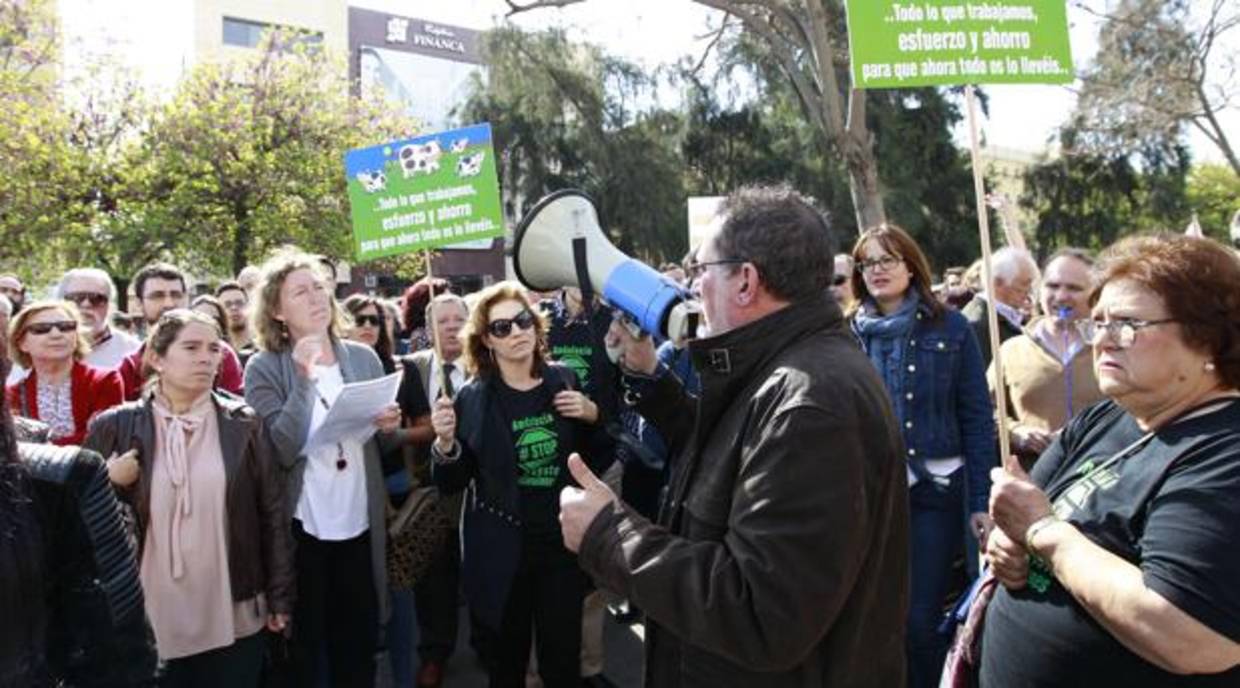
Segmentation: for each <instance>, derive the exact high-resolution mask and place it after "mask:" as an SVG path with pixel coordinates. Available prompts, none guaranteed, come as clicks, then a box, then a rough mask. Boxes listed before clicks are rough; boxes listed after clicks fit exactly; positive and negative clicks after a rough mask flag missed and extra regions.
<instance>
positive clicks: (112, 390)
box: [5, 361, 125, 445]
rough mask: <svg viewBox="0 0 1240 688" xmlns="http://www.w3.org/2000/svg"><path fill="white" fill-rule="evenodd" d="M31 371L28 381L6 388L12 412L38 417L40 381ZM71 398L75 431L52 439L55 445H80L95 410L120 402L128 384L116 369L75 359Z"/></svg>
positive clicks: (36, 418) (28, 416) (71, 372)
mask: <svg viewBox="0 0 1240 688" xmlns="http://www.w3.org/2000/svg"><path fill="white" fill-rule="evenodd" d="M37 378H38V375H37V374H36V373H35V371H33V370H31V371H30V374H29V375H27V376H26V379H25V380H22V381H21V382H18V383H17V384H15V385H9V386H8V388H7V389H6V390H5V396H7V397H8V401H9V406H10V407H12V409H13V413H16V414H19V415H24V416H26V417H27V418H33V419H35V420H38V419H39V398H38V393H39V386H38V385H39V381H38V379H37ZM69 397H70V399H71V401H72V403H73V434H72V435H69V436H67V437H60V438H57V439H55V440H53V441H52V442H53V444H59V445H66V444H81V443H82V439H83V438H84V437H86V424H87V423H89V422H90V419H91V418H93V417H94V415H95V414H96V413H99V412H100V411H104V410H107V409H110V408H112V407H113V406H117V405H119V404H121V402H123V401H124V400H125V383H124V382H122V381H121V375H120V373H118V372H117V371H115V370H101V369H99V368H94V367H91V366H88V365H86V364H85V363H82V362H81V361H75V362H74V363H73V369H72V370H71V371H70V372H69Z"/></svg>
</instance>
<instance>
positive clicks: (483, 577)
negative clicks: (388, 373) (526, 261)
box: [431, 282, 613, 688]
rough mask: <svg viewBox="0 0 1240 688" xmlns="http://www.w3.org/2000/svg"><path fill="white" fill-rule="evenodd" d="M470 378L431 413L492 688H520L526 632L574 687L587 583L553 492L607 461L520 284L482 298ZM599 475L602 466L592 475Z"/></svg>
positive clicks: (549, 669) (588, 404)
mask: <svg viewBox="0 0 1240 688" xmlns="http://www.w3.org/2000/svg"><path fill="white" fill-rule="evenodd" d="M464 338H465V353H464V358H465V368H466V372H467V373H468V374H469V375H470V376H471V377H472V378H473V379H472V380H471V381H470V382H469V383H467V384H466V385H465V387H464V388H462V389H461V390H460V391H459V392H458V393H457V397H456V401H455V404H454V403H453V402H451V401H449V400H447V399H440V400H438V401H436V402H435V407H434V411H433V412H432V415H431V423H432V426H433V427H434V430H435V434H436V440H435V443H434V445H433V447H432V450H431V453H432V458H433V461H434V465H433V472H434V479H435V483H436V484H437V485H438V486H439V488H440V489H441V490H442V491H444V492H445V493H447V494H455V493H458V492H460V491H461V490H463V489H465V487H466V486H467V485H468V484H469V483H470V482H471V481H473V482H474V484H475V490H476V493H475V495H474V500H473V506H472V508H470V509H469V510H468V511H467V512H466V515H465V523H464V527H463V536H464V540H465V542H464V563H463V568H464V572H463V578H464V584H465V591H466V596H467V597H468V598H469V603H470V606H471V608H472V610H473V612H474V614H475V617H476V618H477V619H479V620H480V621H481V622H482V623H483V624H484V625H485V626H486V627H487V630H488V632H489V633H490V634H492V640H493V642H492V643H490V645H491V648H492V652H491V653H490V654H491V655H492V657H491V660H490V666H488V667H487V669H488V673H489V675H490V681H491V686H493V687H496V688H516V687H517V686H524V685H525V670H526V665H527V663H528V661H529V655H530V641H531V639H532V635H531V630H532V631H533V633H534V634H536V636H537V643H536V647H537V652H538V672H539V674H540V675H541V677H542V680H543V685H545V686H547V687H548V688H559V687H561V686H574V687H575V686H579V685H581V677H580V663H579V658H580V652H581V609H582V600H583V598H584V594H585V580H584V578H583V574H582V573H581V570H580V569H579V568H578V566H577V560H576V557H575V556H574V555H573V554H572V553H570V552H569V551H568V550H566V549H565V548H564V544H563V540H562V537H561V533H560V524H559V495H560V490H561V489H562V488H564V487H565V486H566V485H569V484H570V475H569V471H568V466H567V460H568V456H569V454H571V453H573V452H579V453H580V454H581V455H582V456H583V457H585V458H586V459H587V460H590V459H597V458H603V457H610V456H611V455H612V452H613V447H612V446H611V440H610V438H609V437H608V435H607V433H606V431H605V429H604V428H603V427H602V425H601V424H598V423H597V422H596V421H597V420H598V407H597V406H596V405H595V404H594V402H592V401H590V399H589V398H588V397H586V396H585V395H583V394H582V393H581V392H579V391H576V389H575V387H576V375H575V374H574V373H573V372H572V370H571V369H569V368H565V367H562V366H559V365H555V364H552V363H550V362H549V360H548V354H547V339H546V338H547V325H546V322H545V320H544V319H543V316H541V315H539V314H538V313H537V311H536V310H535V309H534V308H533V307H532V306H531V305H530V302H529V300H528V298H527V297H526V295H525V291H524V290H523V289H522V288H521V287H520V285H518V284H516V283H515V282H501V283H500V284H496V285H494V286H492V287H488V288H487V289H485V290H483V291H482V292H481V294H480V295H479V297H478V301H477V303H476V305H475V307H474V309H473V311H472V313H471V314H470V318H469V322H468V324H466V326H465V330H464ZM592 468H593V469H594V470H595V471H596V472H597V473H600V474H601V472H602V469H603V468H605V466H592Z"/></svg>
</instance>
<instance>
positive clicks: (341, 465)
mask: <svg viewBox="0 0 1240 688" xmlns="http://www.w3.org/2000/svg"><path fill="white" fill-rule="evenodd" d="M314 393H315V395H316V396H318V398H319V403H320V404H322V405H323V410H325V411H327V412H329V413H330V412H331V410H332V405H331V404H329V403H327V397H325V396H323V393H322V392H320V391H319V388H318V387H315V388H314ZM348 467H349V460H348V459H346V458H345V457H344V445H342V444H341V443H339V442H337V443H336V470H338V471H343V470H344V469H346V468H348Z"/></svg>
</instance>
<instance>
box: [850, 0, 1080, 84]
mask: <svg viewBox="0 0 1240 688" xmlns="http://www.w3.org/2000/svg"><path fill="white" fill-rule="evenodd" d="M847 6H848V43H849V49H850V54H851V59H852V79H853V86H854V87H856V88H912V87H916V86H950V85H957V84H1061V83H1068V82H1070V81H1072V79H1073V78H1074V77H1073V70H1072V51H1071V48H1070V47H1069V44H1068V12H1067V7H1066V5H1065V3H1064V0H988V1H986V2H969V1H968V0H918V1H916V2H877V1H876V0H847Z"/></svg>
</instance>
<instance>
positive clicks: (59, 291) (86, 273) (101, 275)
mask: <svg viewBox="0 0 1240 688" xmlns="http://www.w3.org/2000/svg"><path fill="white" fill-rule="evenodd" d="M83 277H84V278H87V279H97V280H100V281H102V282H103V283H104V284H106V285H107V287H106V288H107V290H108V303H109V304H112V303H116V285H115V284H113V283H112V276H111V275H109V274H108V273H106V272H104V271H103V270H100V269H99V268H73V269H72V270H69V271H68V272H66V273H65V274H64V275H61V277H60V282H58V283H57V284H56V292H55V293H56V298H58V299H63V298H65V285H66V284H68V283H69V281H70V280H73V279H78V278H83Z"/></svg>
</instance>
